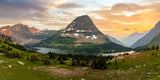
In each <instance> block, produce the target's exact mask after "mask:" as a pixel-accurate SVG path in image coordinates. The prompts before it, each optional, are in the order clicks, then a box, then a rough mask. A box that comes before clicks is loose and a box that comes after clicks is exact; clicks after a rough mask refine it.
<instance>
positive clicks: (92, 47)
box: [36, 15, 129, 53]
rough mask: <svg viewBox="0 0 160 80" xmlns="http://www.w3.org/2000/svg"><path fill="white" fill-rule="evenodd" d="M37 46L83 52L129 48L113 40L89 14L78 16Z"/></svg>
mask: <svg viewBox="0 0 160 80" xmlns="http://www.w3.org/2000/svg"><path fill="white" fill-rule="evenodd" d="M36 46H43V47H52V48H57V49H62V50H66V51H69V52H81V53H98V52H102V51H103V52H111V51H113V52H115V51H123V50H127V49H128V48H125V47H123V46H120V45H118V44H115V43H113V42H111V41H110V40H109V38H108V37H107V36H105V35H104V34H103V33H102V32H101V31H99V30H98V28H97V27H96V26H95V25H94V23H93V22H92V20H91V19H90V17H89V16H87V15H84V16H80V17H78V18H76V19H75V20H74V21H73V22H72V23H71V24H69V25H68V26H67V27H66V28H65V29H64V30H60V31H58V32H57V33H55V34H54V35H53V36H51V37H49V38H48V39H46V40H44V41H42V42H41V43H40V44H38V45H36ZM111 47H112V48H111ZM117 47H121V48H123V49H120V48H117ZM128 50H129V49H128Z"/></svg>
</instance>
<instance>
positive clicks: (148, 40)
mask: <svg viewBox="0 0 160 80" xmlns="http://www.w3.org/2000/svg"><path fill="white" fill-rule="evenodd" d="M159 34H160V22H158V23H157V24H156V26H155V27H154V28H153V29H152V30H151V31H150V32H148V33H147V34H146V35H145V36H144V37H142V38H141V39H139V40H138V41H137V42H136V43H135V44H133V45H132V46H131V47H132V48H137V47H141V46H143V47H144V46H148V45H151V44H153V43H156V44H159V38H160V36H159Z"/></svg>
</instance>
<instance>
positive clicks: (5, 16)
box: [0, 0, 160, 38]
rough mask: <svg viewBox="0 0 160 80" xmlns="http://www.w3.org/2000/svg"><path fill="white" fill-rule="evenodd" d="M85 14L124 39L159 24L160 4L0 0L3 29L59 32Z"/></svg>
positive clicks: (148, 0)
mask: <svg viewBox="0 0 160 80" xmlns="http://www.w3.org/2000/svg"><path fill="white" fill-rule="evenodd" d="M84 14H85V15H89V16H90V17H91V18H92V20H93V21H94V23H95V24H96V26H97V27H98V28H99V29H100V30H101V31H102V32H103V33H104V34H106V33H107V34H110V35H111V36H114V37H116V38H121V37H125V36H128V35H129V34H131V33H134V32H140V33H143V32H146V31H148V30H150V29H151V28H153V27H154V25H155V24H156V23H157V22H158V21H160V0H81V1H79V0H0V26H5V25H13V24H16V23H23V24H26V25H29V26H34V27H36V28H39V29H46V28H48V29H57V30H58V29H61V28H65V27H66V26H67V25H68V24H69V23H70V22H71V21H72V20H73V19H75V18H76V17H77V16H81V15H84Z"/></svg>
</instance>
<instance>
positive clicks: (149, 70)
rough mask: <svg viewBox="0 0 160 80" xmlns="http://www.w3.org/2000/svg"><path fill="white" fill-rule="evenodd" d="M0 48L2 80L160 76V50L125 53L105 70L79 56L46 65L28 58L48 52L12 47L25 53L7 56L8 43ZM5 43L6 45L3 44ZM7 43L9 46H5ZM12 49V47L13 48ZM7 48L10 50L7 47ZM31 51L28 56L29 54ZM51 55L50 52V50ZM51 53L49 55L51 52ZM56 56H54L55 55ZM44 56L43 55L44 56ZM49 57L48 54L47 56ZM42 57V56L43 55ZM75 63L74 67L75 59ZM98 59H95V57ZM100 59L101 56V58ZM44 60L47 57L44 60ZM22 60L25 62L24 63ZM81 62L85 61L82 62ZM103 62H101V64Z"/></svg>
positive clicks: (127, 79) (145, 78) (131, 79)
mask: <svg viewBox="0 0 160 80" xmlns="http://www.w3.org/2000/svg"><path fill="white" fill-rule="evenodd" d="M2 44H3V45H2V46H1V47H0V49H1V50H2V49H3V51H4V52H3V53H1V54H0V79H1V80H100V79H101V80H149V79H153V80H157V79H160V50H148V51H145V52H141V53H136V54H132V55H122V56H119V57H115V58H113V59H112V60H107V61H106V62H105V63H106V64H107V65H106V69H102V68H101V69H93V68H94V67H84V66H82V65H81V64H78V65H76V64H77V59H78V58H77V59H72V58H69V59H66V60H65V59H64V60H63V61H62V57H60V58H59V60H58V58H56V59H55V58H54V57H55V55H56V54H52V57H50V58H54V59H49V61H50V62H51V64H50V62H48V61H46V63H47V64H50V65H44V62H43V61H34V59H33V61H32V60H31V59H28V55H30V57H31V56H32V55H45V54H40V53H35V52H28V51H21V50H19V49H15V48H13V47H11V46H10V48H12V49H11V50H12V51H9V53H12V54H14V55H15V54H16V53H19V54H22V55H23V56H21V57H19V56H16V57H15V56H13V55H12V56H8V57H11V58H8V57H7V55H6V53H5V49H8V46H7V45H8V43H6V42H5V43H2ZM4 46H5V47H4ZM6 46H7V47H6ZM10 48H9V50H10ZM6 51H8V50H6ZM27 54H28V55H27ZM49 54H50V55H51V53H49ZM49 54H48V55H49ZM53 55H54V56H53ZM41 58H42V57H41ZM48 58H49V56H48ZM42 59H43V58H42ZM74 60H75V62H76V64H75V66H72V64H73V62H74ZM95 60H96V59H95ZM100 60H101V59H100ZM44 61H45V60H44ZM84 61H85V60H84ZM22 63H23V64H22ZM80 63H83V62H81V61H80ZM100 64H101V63H100Z"/></svg>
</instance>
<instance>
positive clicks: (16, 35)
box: [0, 24, 56, 45]
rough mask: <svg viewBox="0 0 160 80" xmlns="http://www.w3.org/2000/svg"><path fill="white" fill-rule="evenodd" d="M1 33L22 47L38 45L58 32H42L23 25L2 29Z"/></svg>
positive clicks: (0, 29)
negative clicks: (32, 44)
mask: <svg viewBox="0 0 160 80" xmlns="http://www.w3.org/2000/svg"><path fill="white" fill-rule="evenodd" d="M0 32H2V33H3V34H4V35H6V36H9V37H11V38H12V40H13V42H15V43H18V44H20V45H26V44H31V43H38V42H40V41H41V40H44V39H46V38H48V37H50V36H52V35H53V34H54V32H56V31H52V30H49V31H40V30H39V29H36V28H34V27H28V26H27V25H23V24H16V25H13V26H6V27H2V28H0Z"/></svg>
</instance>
